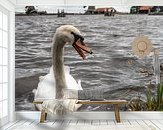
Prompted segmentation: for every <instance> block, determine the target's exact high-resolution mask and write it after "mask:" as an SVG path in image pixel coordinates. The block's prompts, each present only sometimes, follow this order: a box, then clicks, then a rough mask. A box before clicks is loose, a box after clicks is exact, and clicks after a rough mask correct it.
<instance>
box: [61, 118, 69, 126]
mask: <svg viewBox="0 0 163 130" xmlns="http://www.w3.org/2000/svg"><path fill="white" fill-rule="evenodd" d="M69 123H70V120H68V119H66V120H63V122H62V125H63V126H67V125H69Z"/></svg>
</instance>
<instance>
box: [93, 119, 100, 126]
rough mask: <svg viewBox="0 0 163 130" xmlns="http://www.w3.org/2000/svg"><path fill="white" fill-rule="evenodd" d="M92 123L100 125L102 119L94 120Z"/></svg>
mask: <svg viewBox="0 0 163 130" xmlns="http://www.w3.org/2000/svg"><path fill="white" fill-rule="evenodd" d="M92 125H100V121H99V120H92Z"/></svg>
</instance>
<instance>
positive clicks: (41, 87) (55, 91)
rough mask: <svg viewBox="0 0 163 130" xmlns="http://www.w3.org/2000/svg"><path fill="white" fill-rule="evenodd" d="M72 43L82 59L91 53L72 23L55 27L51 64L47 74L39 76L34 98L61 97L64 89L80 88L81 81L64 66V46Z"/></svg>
mask: <svg viewBox="0 0 163 130" xmlns="http://www.w3.org/2000/svg"><path fill="white" fill-rule="evenodd" d="M66 44H70V45H72V46H73V47H74V48H75V50H76V51H77V52H78V53H79V55H80V56H81V57H82V59H85V57H86V56H85V54H86V53H90V54H92V50H91V48H89V47H88V46H87V45H86V44H85V43H84V38H83V36H82V35H81V33H80V31H79V30H78V29H77V28H76V27H74V26H72V25H62V26H60V27H59V28H57V29H56V32H55V34H54V37H53V43H52V66H51V68H50V71H49V73H48V74H47V75H45V76H41V77H40V78H39V79H40V82H39V83H38V87H37V89H36V90H34V94H35V95H34V100H38V99H41V100H46V99H62V98H63V97H64V92H63V91H64V89H74V90H82V87H81V81H80V80H79V81H78V82H76V80H75V79H74V78H73V77H72V76H71V75H70V68H69V67H68V66H64V58H63V54H64V46H65V45H66Z"/></svg>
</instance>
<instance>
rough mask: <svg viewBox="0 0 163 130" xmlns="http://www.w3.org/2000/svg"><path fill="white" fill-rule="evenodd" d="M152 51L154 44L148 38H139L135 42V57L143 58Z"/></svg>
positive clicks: (133, 45)
mask: <svg viewBox="0 0 163 130" xmlns="http://www.w3.org/2000/svg"><path fill="white" fill-rule="evenodd" d="M152 49H153V47H152V43H151V41H150V40H149V39H148V37H146V36H143V35H142V36H138V37H136V38H135V39H134V41H133V44H132V50H133V52H134V54H135V55H137V56H139V57H141V58H143V57H145V56H147V55H149V54H150V52H151V50H152Z"/></svg>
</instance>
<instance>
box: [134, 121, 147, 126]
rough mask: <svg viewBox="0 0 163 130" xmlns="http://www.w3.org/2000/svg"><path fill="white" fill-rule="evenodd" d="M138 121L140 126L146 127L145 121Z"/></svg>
mask: <svg viewBox="0 0 163 130" xmlns="http://www.w3.org/2000/svg"><path fill="white" fill-rule="evenodd" d="M136 121H137V123H138V124H139V125H145V126H146V123H145V122H144V121H143V120H136Z"/></svg>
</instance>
